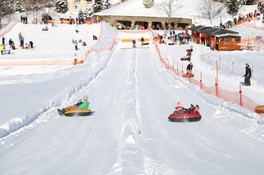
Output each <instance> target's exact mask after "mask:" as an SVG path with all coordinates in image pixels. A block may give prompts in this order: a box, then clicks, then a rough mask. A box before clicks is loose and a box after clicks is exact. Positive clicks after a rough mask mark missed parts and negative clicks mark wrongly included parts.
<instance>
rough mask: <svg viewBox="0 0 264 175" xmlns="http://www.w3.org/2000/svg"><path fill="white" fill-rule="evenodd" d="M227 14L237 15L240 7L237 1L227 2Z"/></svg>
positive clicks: (228, 0)
mask: <svg viewBox="0 0 264 175" xmlns="http://www.w3.org/2000/svg"><path fill="white" fill-rule="evenodd" d="M226 3H227V4H226V5H227V13H229V14H232V13H237V12H238V10H239V7H240V5H241V3H240V1H239V0H227V2H226Z"/></svg>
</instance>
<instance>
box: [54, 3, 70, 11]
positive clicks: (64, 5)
mask: <svg viewBox="0 0 264 175" xmlns="http://www.w3.org/2000/svg"><path fill="white" fill-rule="evenodd" d="M55 10H56V12H59V13H66V12H67V11H68V3H67V0H56V2H55Z"/></svg>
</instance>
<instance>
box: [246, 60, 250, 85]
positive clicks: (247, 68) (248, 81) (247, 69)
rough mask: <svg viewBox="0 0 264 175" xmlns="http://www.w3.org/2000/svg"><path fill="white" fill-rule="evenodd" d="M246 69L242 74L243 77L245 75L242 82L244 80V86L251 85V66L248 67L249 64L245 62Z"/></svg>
mask: <svg viewBox="0 0 264 175" xmlns="http://www.w3.org/2000/svg"><path fill="white" fill-rule="evenodd" d="M245 67H246V70H245V75H244V77H245V80H244V82H245V85H246V86H250V85H251V83H250V78H251V68H250V66H249V65H248V63H247V64H246V66H245Z"/></svg>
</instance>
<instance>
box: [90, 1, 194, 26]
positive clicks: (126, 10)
mask: <svg viewBox="0 0 264 175" xmlns="http://www.w3.org/2000/svg"><path fill="white" fill-rule="evenodd" d="M161 2H162V0H154V1H152V0H127V1H125V2H123V3H120V4H119V5H116V6H114V7H111V8H110V9H107V10H104V11H102V12H98V13H96V14H95V16H98V17H99V18H101V19H102V20H103V21H106V22H108V23H110V24H112V25H113V26H121V27H122V28H123V29H125V28H132V29H135V28H138V29H147V28H155V29H169V28H170V29H172V28H174V29H176V28H179V29H183V28H185V27H187V26H191V25H192V16H190V15H189V14H188V13H187V14H186V8H188V7H183V8H181V9H174V10H173V13H172V14H171V18H170V20H168V19H169V18H168V15H167V14H166V12H165V11H163V10H161V9H157V7H156V6H155V4H156V3H161ZM184 9H185V10H184Z"/></svg>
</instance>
